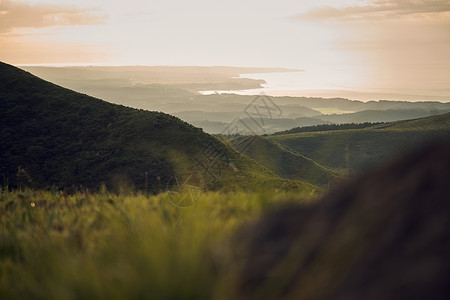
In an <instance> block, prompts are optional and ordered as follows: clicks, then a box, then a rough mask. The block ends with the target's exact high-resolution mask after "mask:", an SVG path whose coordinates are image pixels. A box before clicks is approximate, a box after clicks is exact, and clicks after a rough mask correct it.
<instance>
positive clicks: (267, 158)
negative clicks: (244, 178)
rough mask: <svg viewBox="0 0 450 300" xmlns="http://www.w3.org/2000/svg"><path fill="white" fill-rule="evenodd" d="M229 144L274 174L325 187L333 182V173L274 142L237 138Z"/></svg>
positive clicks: (334, 175)
mask: <svg viewBox="0 0 450 300" xmlns="http://www.w3.org/2000/svg"><path fill="white" fill-rule="evenodd" d="M230 144H231V145H232V146H233V147H234V148H235V149H236V150H237V151H239V152H241V153H243V154H245V155H247V156H248V157H250V158H253V159H254V160H256V161H257V162H258V163H260V164H261V165H263V166H265V167H266V168H268V169H269V170H271V171H273V172H274V173H275V174H277V175H279V176H281V177H283V178H289V179H296V180H301V181H306V182H309V183H311V184H314V185H317V186H322V187H325V186H327V185H328V184H329V183H330V182H331V181H333V180H335V179H336V177H337V175H336V173H335V172H333V171H331V170H328V169H326V168H324V167H322V166H321V165H319V164H317V163H316V162H314V161H313V160H311V159H309V158H306V157H304V156H303V155H301V154H299V153H296V152H295V151H292V150H290V149H287V148H285V147H283V146H282V145H280V144H277V143H276V142H273V141H271V140H268V139H266V138H264V137H260V136H243V137H237V138H235V139H233V140H231V141H230Z"/></svg>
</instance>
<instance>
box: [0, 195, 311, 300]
mask: <svg viewBox="0 0 450 300" xmlns="http://www.w3.org/2000/svg"><path fill="white" fill-rule="evenodd" d="M169 196H170V195H169V194H160V195H158V196H151V197H149V198H147V197H145V196H143V195H137V196H123V195H122V196H117V195H114V194H108V193H100V194H96V195H90V194H82V193H78V194H74V195H72V196H68V195H66V194H64V193H59V192H58V193H50V192H41V191H26V192H14V193H0V298H2V299H10V298H15V299H36V298H39V299H138V298H140V299H142V298H152V299H210V298H211V297H212V295H213V294H214V293H215V292H216V291H217V289H218V288H219V286H218V284H219V282H220V280H221V278H220V276H219V274H221V273H222V272H221V270H222V269H223V268H224V267H226V266H223V265H222V264H221V261H220V259H218V257H220V256H221V253H220V252H221V251H223V249H224V248H223V247H222V246H223V245H222V240H223V239H224V238H227V237H229V236H230V234H231V233H232V232H233V231H234V229H236V228H237V227H238V226H240V225H242V224H244V223H247V222H249V221H250V220H253V219H254V218H256V217H257V216H259V215H260V214H261V212H262V211H264V210H265V209H268V208H270V207H271V203H281V202H285V201H293V200H292V199H293V196H294V195H293V194H289V193H276V194H275V193H273V192H269V191H264V192H261V193H243V192H237V193H226V194H224V193H213V192H209V193H204V194H200V195H199V198H198V201H197V204H196V206H195V207H192V208H189V209H180V208H177V207H175V206H173V205H172V204H171V203H170V201H169V200H170V198H169ZM295 199H298V200H295V201H296V202H303V201H310V200H309V199H310V198H309V197H306V199H305V200H301V199H299V196H298V195H297V194H295Z"/></svg>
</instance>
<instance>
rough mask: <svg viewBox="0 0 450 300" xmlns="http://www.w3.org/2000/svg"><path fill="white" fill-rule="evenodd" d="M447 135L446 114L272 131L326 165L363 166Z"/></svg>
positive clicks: (284, 142)
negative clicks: (339, 127)
mask: <svg viewBox="0 0 450 300" xmlns="http://www.w3.org/2000/svg"><path fill="white" fill-rule="evenodd" d="M448 136H450V114H449V113H446V114H443V115H438V116H432V117H427V118H421V119H416V120H408V121H398V122H391V123H386V124H378V125H374V126H372V127H368V128H363V129H348V130H333V131H320V132H300V133H293V134H284V135H274V136H269V137H267V139H269V140H270V141H273V142H276V143H279V144H281V145H283V146H286V147H288V148H290V149H293V150H294V151H296V152H298V153H301V154H303V155H305V156H306V157H308V158H310V159H312V160H314V161H316V162H318V163H319V164H321V165H323V166H326V167H328V168H332V169H336V170H348V169H353V170H363V169H368V168H372V167H375V166H377V165H378V164H379V163H381V162H383V161H385V160H389V159H391V158H392V156H395V155H396V153H398V152H401V151H404V150H405V149H407V148H409V147H413V146H414V145H417V144H419V143H423V142H426V141H428V140H430V139H439V138H440V137H448Z"/></svg>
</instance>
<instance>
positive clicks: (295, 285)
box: [232, 138, 450, 300]
mask: <svg viewBox="0 0 450 300" xmlns="http://www.w3.org/2000/svg"><path fill="white" fill-rule="evenodd" d="M232 248H233V252H234V257H233V259H234V262H235V265H236V266H238V267H237V269H236V270H235V274H234V276H232V277H233V278H234V279H233V282H234V285H233V288H232V291H233V293H234V296H235V297H236V298H237V299H280V298H282V299H346V300H348V299H355V300H357V299H450V138H449V139H445V140H441V141H438V142H433V143H431V144H430V145H428V146H427V147H425V148H422V149H417V150H416V151H413V152H409V153H406V154H405V155H403V156H402V157H399V158H397V159H396V160H394V161H392V162H391V163H390V164H388V165H386V166H384V167H382V168H380V169H378V170H376V171H373V172H371V173H369V174H366V175H365V176H363V177H361V178H359V179H358V180H357V181H355V182H353V183H351V184H348V185H346V186H344V187H342V188H340V189H338V190H335V191H332V192H330V193H329V194H328V195H327V196H325V197H324V198H323V199H322V200H321V201H319V202H317V203H316V204H313V205H303V206H302V205H291V206H286V207H282V208H280V209H278V210H276V211H274V212H271V213H269V214H267V215H265V216H263V217H262V218H261V219H260V220H259V221H258V222H256V223H255V224H254V225H253V226H251V227H249V228H246V229H244V230H242V231H241V232H240V233H239V234H238V235H237V236H236V237H235V240H234V244H233V247H232Z"/></svg>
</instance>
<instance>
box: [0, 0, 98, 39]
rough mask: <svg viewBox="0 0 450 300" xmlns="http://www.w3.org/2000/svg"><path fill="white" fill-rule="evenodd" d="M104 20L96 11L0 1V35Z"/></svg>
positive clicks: (6, 0) (95, 22)
mask: <svg viewBox="0 0 450 300" xmlns="http://www.w3.org/2000/svg"><path fill="white" fill-rule="evenodd" d="M106 18H107V17H106V16H105V15H103V14H99V11H98V10H97V9H82V8H76V7H69V6H62V5H49V4H29V3H24V2H16V1H11V0H0V33H7V32H10V31H12V30H13V29H16V28H43V27H51V26H57V25H58V26H73V25H93V24H101V23H103V22H104V21H105V20H106Z"/></svg>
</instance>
